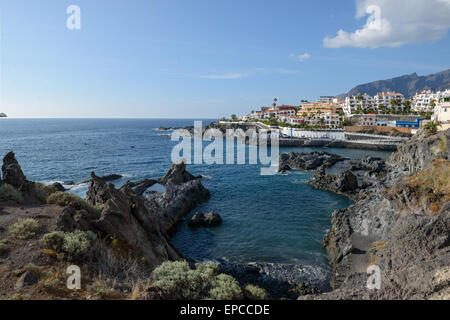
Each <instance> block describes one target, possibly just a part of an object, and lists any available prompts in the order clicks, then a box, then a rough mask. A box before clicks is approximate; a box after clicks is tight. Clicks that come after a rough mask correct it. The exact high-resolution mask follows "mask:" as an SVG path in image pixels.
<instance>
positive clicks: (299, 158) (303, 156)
mask: <svg viewBox="0 0 450 320" xmlns="http://www.w3.org/2000/svg"><path fill="white" fill-rule="evenodd" d="M344 160H347V159H346V158H343V157H341V156H338V155H336V154H331V153H327V152H311V153H297V152H290V153H283V154H281V155H280V157H279V162H278V168H279V170H278V171H280V172H283V171H288V170H291V169H295V170H312V169H316V168H318V167H320V166H322V165H325V166H332V165H334V164H335V163H337V162H339V161H344Z"/></svg>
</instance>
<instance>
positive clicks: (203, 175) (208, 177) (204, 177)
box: [201, 174, 212, 180]
mask: <svg viewBox="0 0 450 320" xmlns="http://www.w3.org/2000/svg"><path fill="white" fill-rule="evenodd" d="M201 176H202V178H203V179H206V180H211V179H212V177H211V176H208V175H206V174H202V175H201Z"/></svg>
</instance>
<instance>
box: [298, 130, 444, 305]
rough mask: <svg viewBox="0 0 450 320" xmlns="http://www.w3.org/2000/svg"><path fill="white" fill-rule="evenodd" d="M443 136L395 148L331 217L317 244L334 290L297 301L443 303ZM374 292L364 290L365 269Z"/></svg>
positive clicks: (418, 139) (415, 139)
mask: <svg viewBox="0 0 450 320" xmlns="http://www.w3.org/2000/svg"><path fill="white" fill-rule="evenodd" d="M449 138H450V131H447V132H441V133H437V134H433V135H427V134H426V133H425V132H422V133H420V134H418V135H416V136H414V137H413V138H412V139H411V140H409V141H408V142H406V143H404V144H403V145H402V146H400V147H399V150H398V151H397V152H396V153H394V154H393V155H392V156H391V157H390V158H389V159H388V161H387V168H386V173H385V175H382V176H380V178H379V181H377V182H376V183H373V184H372V185H371V186H369V187H368V188H366V189H365V190H364V192H361V193H360V195H359V197H358V199H357V201H356V202H355V204H354V205H352V206H350V207H349V208H347V209H343V210H338V211H336V212H334V213H333V216H332V228H331V230H330V231H329V233H328V235H327V237H326V238H325V239H324V245H325V248H326V250H327V253H328V256H329V261H330V265H331V267H332V269H333V274H332V280H331V285H332V287H333V289H334V291H332V292H330V293H326V294H323V295H320V296H307V297H301V298H302V299H449V298H450V202H449V201H450V163H449V159H450V155H449V145H448V139H449ZM370 265H377V266H378V267H380V269H381V289H380V290H369V289H367V287H366V285H367V279H368V275H367V268H368V267H369V266H370Z"/></svg>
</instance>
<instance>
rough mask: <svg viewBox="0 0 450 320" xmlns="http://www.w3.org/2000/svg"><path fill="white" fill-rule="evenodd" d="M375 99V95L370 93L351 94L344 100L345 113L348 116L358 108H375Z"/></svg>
mask: <svg viewBox="0 0 450 320" xmlns="http://www.w3.org/2000/svg"><path fill="white" fill-rule="evenodd" d="M373 107H374V100H373V97H371V96H369V95H368V94H363V95H358V96H349V97H346V98H345V102H344V108H343V110H344V113H345V115H347V116H350V115H352V114H353V113H354V112H357V110H366V109H373Z"/></svg>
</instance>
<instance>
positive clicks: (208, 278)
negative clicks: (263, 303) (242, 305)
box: [151, 261, 243, 300]
mask: <svg viewBox="0 0 450 320" xmlns="http://www.w3.org/2000/svg"><path fill="white" fill-rule="evenodd" d="M217 273H218V266H217V265H216V264H214V263H201V264H197V265H196V269H191V267H190V266H189V264H188V263H187V262H186V261H174V262H171V261H168V262H164V263H163V264H161V265H160V266H159V267H157V268H156V269H155V270H154V271H153V272H152V275H151V281H152V285H153V286H155V287H160V288H164V289H166V290H168V291H170V292H172V293H176V294H178V295H180V296H181V297H183V298H184V299H190V300H199V299H217V300H240V299H243V292H242V288H241V286H240V285H239V283H238V282H237V281H236V279H234V278H233V277H231V276H229V275H226V274H219V275H218V274H217Z"/></svg>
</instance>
